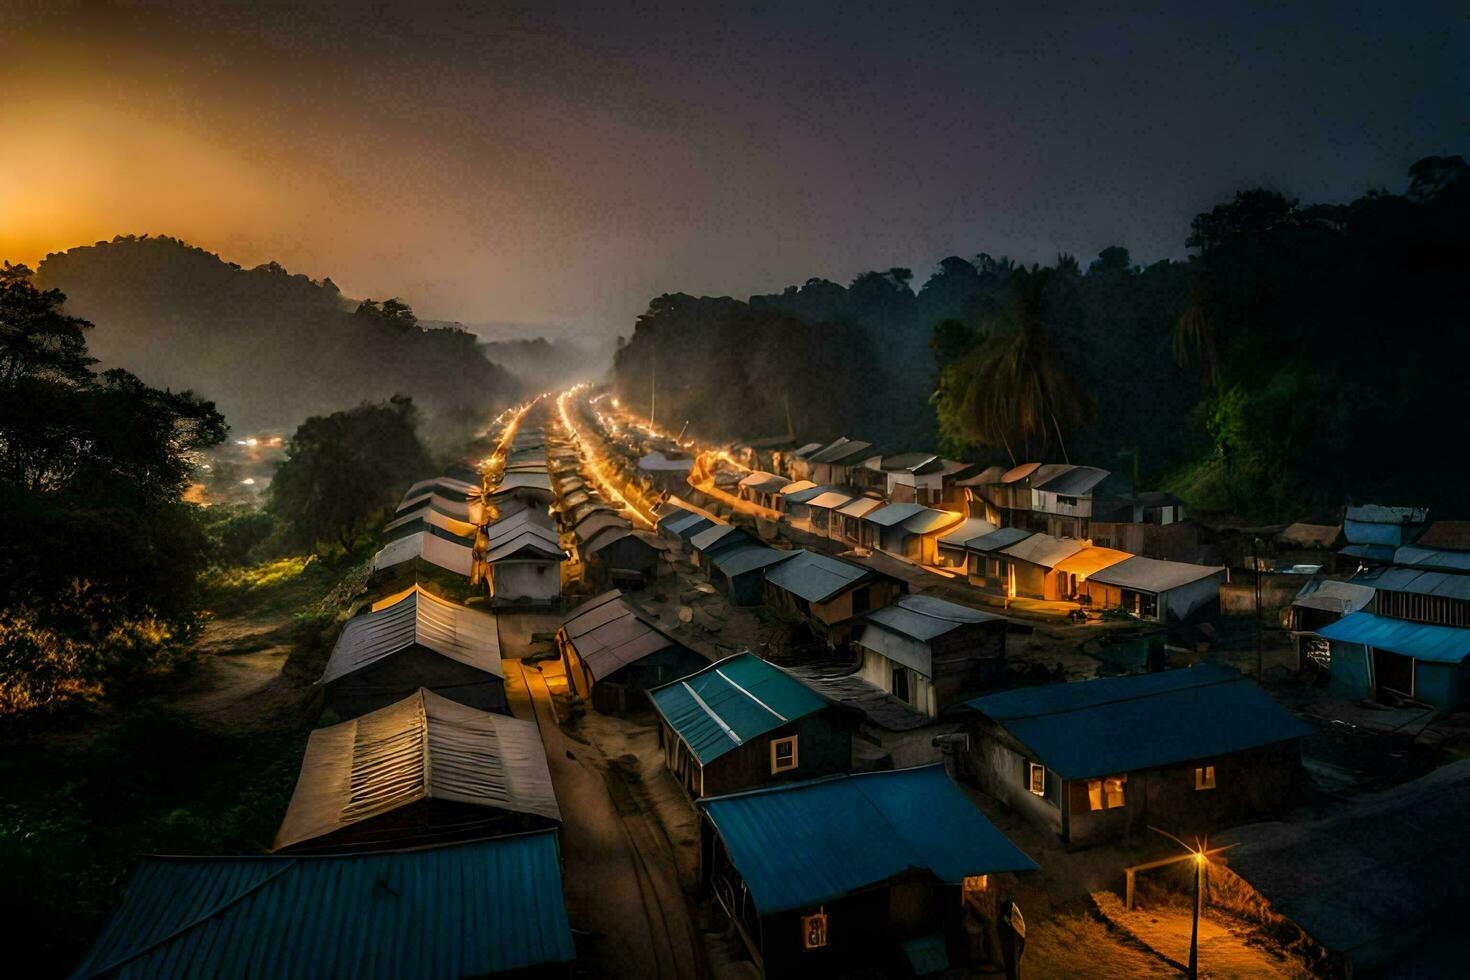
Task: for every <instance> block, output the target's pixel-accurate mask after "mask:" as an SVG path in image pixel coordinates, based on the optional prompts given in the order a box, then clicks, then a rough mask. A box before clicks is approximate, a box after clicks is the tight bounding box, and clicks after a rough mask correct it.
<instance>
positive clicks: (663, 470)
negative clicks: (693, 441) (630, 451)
mask: <svg viewBox="0 0 1470 980" xmlns="http://www.w3.org/2000/svg"><path fill="white" fill-rule="evenodd" d="M693 468H694V460H693V458H692V457H690V456H689V455H688V454H687V453H683V452H676V451H674V450H669V451H668V452H664V451H662V450H658V449H655V450H652V451H651V452H648V453H645V454H644V455H642V456H640V457H639V458H638V472H639V473H640V474H642V476H643V477H644V478H645V479H647V480H648V481H649V482H650V483H652V484H653V485H654V486H656V487H658V488H659V489H660V490H667V491H668V492H669V493H679V492H681V491H682V490H683V489H684V488H686V487H688V486H689V471H690V470H691V469H693Z"/></svg>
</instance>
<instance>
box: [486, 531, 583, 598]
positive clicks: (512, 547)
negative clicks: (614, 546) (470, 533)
mask: <svg viewBox="0 0 1470 980" xmlns="http://www.w3.org/2000/svg"><path fill="white" fill-rule="evenodd" d="M543 520H546V518H544V517H543V516H542V515H541V514H540V513H538V511H536V510H525V511H522V512H521V513H519V514H517V515H515V516H514V517H507V518H503V519H502V520H499V521H497V522H495V523H494V524H491V525H488V526H487V527H486V529H485V534H486V541H485V558H484V563H485V567H486V569H487V570H488V578H489V583H490V595H491V598H492V599H493V600H494V601H495V602H496V603H497V604H500V603H537V604H542V605H547V604H551V603H555V602H556V601H557V600H558V599H559V598H560V597H561V563H562V562H564V561H566V558H567V553H566V552H565V551H563V550H562V549H561V544H560V542H559V541H558V537H557V533H556V532H555V531H554V530H552V529H551V528H549V527H546V526H545V524H543V523H542V521H543Z"/></svg>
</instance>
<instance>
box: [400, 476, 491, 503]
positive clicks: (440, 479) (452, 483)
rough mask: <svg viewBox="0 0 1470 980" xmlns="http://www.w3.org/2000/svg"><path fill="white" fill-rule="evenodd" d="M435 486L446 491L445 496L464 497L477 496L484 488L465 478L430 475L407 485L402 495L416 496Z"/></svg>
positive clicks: (406, 496)
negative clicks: (405, 491) (457, 478)
mask: <svg viewBox="0 0 1470 980" xmlns="http://www.w3.org/2000/svg"><path fill="white" fill-rule="evenodd" d="M436 488H441V489H443V490H444V491H446V493H445V496H452V495H454V494H459V495H461V496H465V497H472V496H473V497H478V496H479V495H480V493H481V491H482V490H483V489H484V488H483V487H482V486H481V485H480V484H478V483H470V482H468V481H466V480H456V479H455V478H454V477H452V476H431V477H429V478H428V479H427V480H420V481H419V482H417V483H415V484H414V485H413V486H411V487H409V488H408V492H407V493H405V494H404V495H403V496H404V497H405V498H408V497H416V496H419V495H420V494H423V493H426V492H429V491H432V490H434V489H436Z"/></svg>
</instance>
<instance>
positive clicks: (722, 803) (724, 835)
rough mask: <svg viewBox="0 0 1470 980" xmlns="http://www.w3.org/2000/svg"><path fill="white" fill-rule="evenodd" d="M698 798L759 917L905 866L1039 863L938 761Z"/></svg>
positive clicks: (976, 867)
mask: <svg viewBox="0 0 1470 980" xmlns="http://www.w3.org/2000/svg"><path fill="white" fill-rule="evenodd" d="M701 805H702V806H703V807H704V811H705V813H706V814H707V815H708V817H709V820H710V822H711V823H712V824H714V827H715V830H716V831H717V832H718V833H719V835H720V839H721V840H722V841H723V842H724V844H725V849H726V851H728V852H729V855H730V860H731V861H732V862H733V863H734V865H735V867H736V868H737V869H738V870H739V872H740V876H741V878H743V879H744V880H745V884H746V886H747V887H748V888H749V889H750V895H751V898H752V899H753V900H754V902H755V906H756V908H757V909H758V910H759V911H760V913H761V914H762V915H770V914H772V913H776V912H785V911H790V910H792V909H806V908H812V907H814V906H816V905H818V904H820V903H822V902H830V901H833V900H835V899H837V898H840V897H842V896H843V895H847V894H849V893H851V892H854V891H858V890H859V889H863V888H867V887H869V886H872V885H877V884H881V883H882V882H885V881H887V880H889V879H890V878H892V877H894V876H895V875H899V874H902V873H904V872H906V871H909V870H911V869H920V870H927V871H929V872H931V873H932V874H933V875H934V876H935V877H936V878H938V879H939V880H940V881H942V882H947V883H955V884H957V883H959V882H961V881H963V880H964V878H965V876H966V875H979V874H1000V873H1003V872H1008V871H1033V870H1035V869H1036V863H1035V862H1034V861H1032V860H1031V859H1030V858H1028V857H1027V856H1026V855H1025V854H1023V853H1021V851H1020V850H1019V849H1018V848H1017V847H1016V846H1015V845H1014V844H1012V843H1011V842H1010V841H1009V840H1007V839H1006V837H1005V835H1003V834H1002V833H1001V832H1000V831H999V830H997V829H996V828H995V826H994V825H993V824H991V822H990V821H989V820H987V819H986V818H985V815H984V814H983V813H981V812H980V811H979V810H978V809H976V807H975V805H974V804H973V803H971V802H970V800H969V799H968V798H967V797H966V796H965V795H964V793H962V792H961V791H960V789H959V787H957V786H955V784H954V783H953V782H951V781H950V778H949V776H948V775H947V774H946V773H945V771H944V766H943V765H932V766H922V767H920V768H917V769H899V770H891V771H887V772H873V773H864V774H862V775H856V776H834V777H829V778H827V779H815V780H810V781H808V782H803V783H789V784H787V785H785V786H780V787H771V788H766V789H759V790H752V791H749V792H746V793H736V794H733V795H731V796H719V797H714V798H713V799H708V800H705V801H703V803H702V804H701Z"/></svg>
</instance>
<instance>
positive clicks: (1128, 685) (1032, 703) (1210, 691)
mask: <svg viewBox="0 0 1470 980" xmlns="http://www.w3.org/2000/svg"><path fill="white" fill-rule="evenodd" d="M965 703H966V705H967V706H968V707H971V708H973V709H975V710H976V711H979V712H980V713H981V714H983V715H985V716H986V717H988V718H990V719H992V720H994V721H995V722H996V723H998V724H999V725H1000V726H1001V727H1002V728H1004V729H1005V730H1006V731H1008V732H1009V733H1010V734H1011V735H1012V736H1014V737H1015V738H1016V739H1017V740H1018V741H1020V742H1021V744H1022V745H1024V746H1026V747H1027V748H1028V749H1029V750H1030V751H1031V752H1033V753H1034V754H1035V756H1036V758H1037V759H1038V760H1040V761H1041V762H1043V763H1045V764H1046V767H1047V768H1048V769H1051V770H1052V771H1053V772H1055V773H1056V774H1057V775H1059V776H1061V777H1062V778H1063V779H1089V778H1095V777H1099V776H1111V775H1117V774H1121V773H1127V772H1134V771H1137V770H1140V769H1153V768H1156V767H1158V766H1167V765H1173V764H1175V763H1180V762H1188V761H1190V760H1193V759H1205V758H1209V757H1211V756H1219V755H1227V754H1229V753H1232V752H1239V751H1242V750H1244V749H1250V748H1256V747H1258V746H1262V745H1270V744H1272V743H1275V742H1283V741H1286V740H1288V739H1294V738H1301V737H1303V736H1305V735H1309V734H1311V731H1312V730H1311V728H1309V727H1308V726H1307V725H1306V724H1304V723H1303V722H1302V721H1301V720H1300V719H1298V718H1297V717H1296V716H1295V715H1293V714H1292V713H1291V712H1289V711H1287V710H1286V709H1285V708H1283V707H1281V706H1280V705H1278V704H1277V703H1276V702H1275V701H1273V700H1271V698H1270V696H1269V695H1267V694H1266V693H1265V692H1264V691H1262V690H1261V689H1260V688H1259V687H1258V686H1257V685H1256V684H1255V682H1254V681H1252V680H1250V679H1249V678H1247V677H1246V676H1244V675H1243V674H1240V673H1237V672H1236V671H1233V670H1226V669H1224V668H1221V667H1215V666H1213V665H1210V664H1195V665H1194V666H1193V667H1184V668H1180V669H1178V670H1168V671H1163V672H1161V673H1157V674H1132V675H1128V676H1124V677H1107V678H1102V679H1100V680H1092V681H1078V682H1076V683H1071V684H1044V685H1042V686H1040V687H1026V688H1020V689H1019V690H1014V691H1005V692H1003V693H1001V694H990V695H987V696H985V697H980V698H975V699H973V700H971V701H967V702H965Z"/></svg>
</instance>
